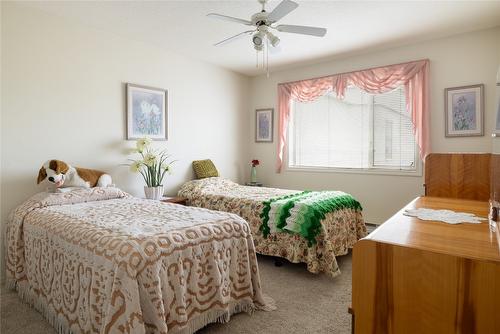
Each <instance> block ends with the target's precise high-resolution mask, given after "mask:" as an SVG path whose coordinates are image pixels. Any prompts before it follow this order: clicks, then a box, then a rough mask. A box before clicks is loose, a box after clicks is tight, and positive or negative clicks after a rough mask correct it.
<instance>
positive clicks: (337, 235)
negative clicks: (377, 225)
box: [178, 177, 366, 277]
mask: <svg viewBox="0 0 500 334" xmlns="http://www.w3.org/2000/svg"><path fill="white" fill-rule="evenodd" d="M298 192H299V191H298V190H287V189H277V188H265V187H248V186H241V185H239V184H237V183H234V182H232V181H230V180H227V179H224V178H220V177H212V178H206V179H201V180H194V181H189V182H187V183H185V184H184V185H183V186H182V187H181V189H180V190H179V194H178V195H179V196H182V197H186V198H187V199H188V205H192V206H197V207H202V208H209V209H212V210H219V211H226V212H231V213H235V214H237V215H239V216H240V217H243V218H244V219H245V220H246V221H247V222H248V223H249V224H250V229H251V232H252V234H253V238H254V242H255V248H256V250H257V253H260V254H263V255H271V256H279V257H283V258H286V259H287V260H289V261H291V262H295V263H299V262H303V263H306V264H307V270H309V271H310V272H312V273H319V272H325V273H327V274H328V275H330V276H332V277H335V276H337V275H338V274H340V270H339V267H338V264H337V260H336V258H335V257H336V256H339V255H345V254H347V253H348V251H349V249H350V248H352V247H353V246H354V244H355V243H356V241H358V240H359V239H360V238H362V237H364V236H365V235H366V226H365V223H364V221H363V216H362V212H361V210H355V209H342V210H337V211H334V212H330V213H328V214H327V215H326V216H325V219H323V220H322V221H321V225H322V231H321V233H320V234H319V235H318V236H317V238H316V240H317V243H316V244H315V245H313V246H312V247H308V242H307V240H306V239H304V238H303V237H301V236H300V235H297V234H290V233H284V232H276V233H270V234H269V236H268V237H267V238H264V236H263V235H262V232H261V231H260V230H259V228H260V226H261V224H262V220H261V218H260V214H261V212H262V210H263V208H264V205H263V202H264V201H268V200H270V199H271V198H275V197H279V196H284V195H289V194H294V193H298Z"/></svg>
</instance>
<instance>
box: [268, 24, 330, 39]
mask: <svg viewBox="0 0 500 334" xmlns="http://www.w3.org/2000/svg"><path fill="white" fill-rule="evenodd" d="M276 30H278V31H282V32H290V33H293V34H302V35H311V36H318V37H323V36H325V35H326V29H325V28H318V27H308V26H294V25H290V24H280V25H279V26H277V27H276Z"/></svg>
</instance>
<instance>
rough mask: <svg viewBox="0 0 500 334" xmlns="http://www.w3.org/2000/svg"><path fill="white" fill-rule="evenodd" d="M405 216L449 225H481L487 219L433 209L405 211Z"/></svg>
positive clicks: (469, 214)
mask: <svg viewBox="0 0 500 334" xmlns="http://www.w3.org/2000/svg"><path fill="white" fill-rule="evenodd" d="M404 214H405V215H406V216H410V217H417V218H418V219H422V220H436V221H441V222H444V223H448V224H461V223H471V224H479V223H481V221H482V220H486V218H481V217H477V216H476V215H474V214H472V213H466V212H455V211H451V210H433V209H425V208H419V209H413V210H405V212H404Z"/></svg>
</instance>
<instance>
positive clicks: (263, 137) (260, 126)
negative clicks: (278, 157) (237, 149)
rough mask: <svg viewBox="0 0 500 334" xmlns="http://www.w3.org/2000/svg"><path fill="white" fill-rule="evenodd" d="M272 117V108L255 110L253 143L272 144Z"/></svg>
mask: <svg viewBox="0 0 500 334" xmlns="http://www.w3.org/2000/svg"><path fill="white" fill-rule="evenodd" d="M273 116H274V109H273V108H269V109H257V110H255V141H256V142H257V143H264V142H265V143H272V141H273Z"/></svg>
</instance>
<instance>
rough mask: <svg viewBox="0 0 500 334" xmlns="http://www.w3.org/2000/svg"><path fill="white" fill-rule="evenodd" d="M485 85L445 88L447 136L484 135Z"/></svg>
mask: <svg viewBox="0 0 500 334" xmlns="http://www.w3.org/2000/svg"><path fill="white" fill-rule="evenodd" d="M483 91H484V85H483V84H480V85H471V86H463V87H453V88H446V89H445V123H446V132H445V136H446V137H460V136H482V135H484V124H483V118H484V100H483V99H484V97H483V96H484V94H483Z"/></svg>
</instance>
